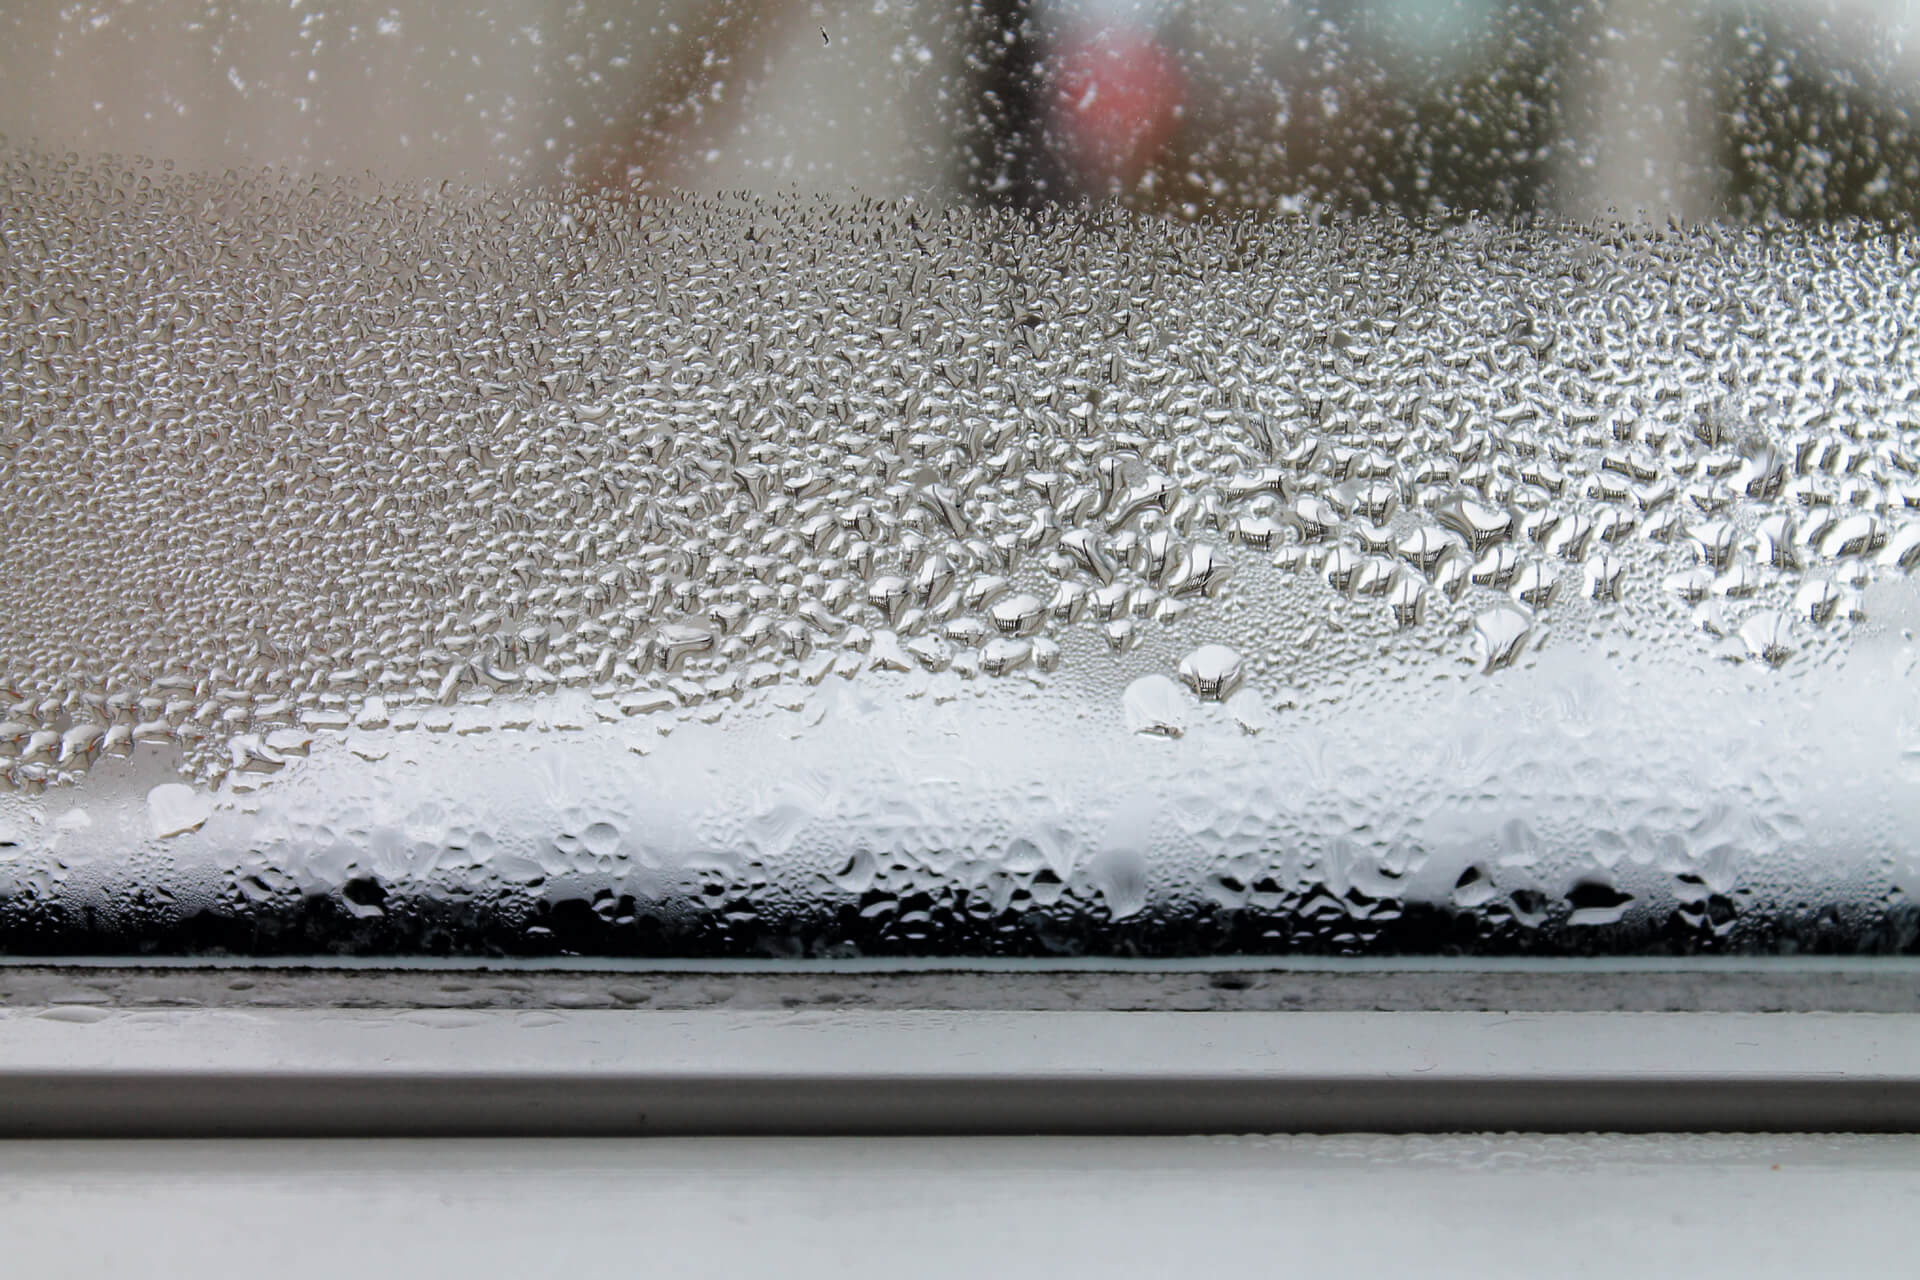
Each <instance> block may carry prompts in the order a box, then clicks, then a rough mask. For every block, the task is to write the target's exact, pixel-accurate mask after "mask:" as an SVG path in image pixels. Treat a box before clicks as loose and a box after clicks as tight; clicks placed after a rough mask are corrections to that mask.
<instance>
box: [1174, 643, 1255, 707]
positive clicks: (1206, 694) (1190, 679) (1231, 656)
mask: <svg viewBox="0 0 1920 1280" xmlns="http://www.w3.org/2000/svg"><path fill="white" fill-rule="evenodd" d="M1244 674H1245V664H1243V663H1242V662H1241V660H1240V655H1239V654H1238V653H1236V652H1234V651H1233V650H1232V649H1229V648H1227V647H1226V646H1225V645H1223V644H1203V645H1201V646H1200V647H1199V648H1198V649H1195V650H1194V651H1193V652H1192V653H1190V654H1188V655H1187V656H1186V657H1184V658H1182V659H1181V660H1180V678H1181V679H1182V680H1184V681H1185V682H1186V684H1187V687H1188V688H1189V689H1192V690H1193V691H1194V692H1195V693H1197V694H1199V695H1200V696H1201V697H1202V698H1205V699H1208V700H1210V701H1215V702H1218V701H1221V700H1223V699H1225V698H1226V697H1228V696H1229V695H1230V694H1232V693H1233V692H1234V690H1236V689H1238V688H1239V687H1240V680H1241V677H1242V676H1243V675H1244Z"/></svg>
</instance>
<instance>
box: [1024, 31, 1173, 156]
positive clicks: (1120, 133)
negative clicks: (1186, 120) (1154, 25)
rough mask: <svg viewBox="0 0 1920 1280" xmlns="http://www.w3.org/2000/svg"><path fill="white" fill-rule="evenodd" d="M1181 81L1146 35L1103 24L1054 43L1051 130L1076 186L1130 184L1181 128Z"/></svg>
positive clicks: (1167, 58)
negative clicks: (1057, 59)
mask: <svg viewBox="0 0 1920 1280" xmlns="http://www.w3.org/2000/svg"><path fill="white" fill-rule="evenodd" d="M1186 90H1187V78H1186V76H1185V74H1183V73H1182V72H1181V70H1180V64H1179V63H1178V62H1177V61H1175V59H1174V57H1173V54H1172V53H1170V52H1169V51H1168V50H1167V49H1166V47H1165V46H1163V45H1162V44H1161V43H1160V42H1159V40H1157V39H1155V38H1154V36H1153V33H1152V32H1149V31H1145V30H1141V29H1139V28H1135V27H1124V26H1123V27H1111V26H1109V27H1102V28H1099V29H1098V30H1092V31H1080V32H1075V33H1074V34H1073V35H1071V36H1069V37H1068V38H1067V39H1066V40H1065V41H1063V42H1062V44H1061V46H1060V73H1059V76H1058V77H1057V78H1056V80H1055V81H1054V96H1053V125H1054V132H1055V134H1056V136H1058V137H1060V138H1061V139H1062V140H1063V141H1064V142H1065V143H1066V147H1067V159H1068V161H1069V163H1071V164H1072V166H1073V168H1074V177H1075V178H1077V179H1078V180H1079V182H1080V184H1081V185H1082V186H1083V187H1102V186H1113V185H1119V186H1123V187H1125V186H1131V185H1133V184H1134V183H1135V182H1138V181H1139V180H1140V175H1141V174H1143V173H1145V172H1146V170H1147V166H1148V165H1150V164H1152V163H1153V160H1154V157H1155V156H1156V155H1158V154H1159V152H1160V148H1162V147H1163V146H1165V145H1166V143H1167V140H1168V139H1169V138H1171V137H1172V136H1173V134H1174V131H1175V130H1176V129H1177V128H1178V127H1179V123H1180V104H1181V102H1182V101H1183V100H1184V98H1185V96H1186Z"/></svg>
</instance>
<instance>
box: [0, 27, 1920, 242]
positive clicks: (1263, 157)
mask: <svg viewBox="0 0 1920 1280" xmlns="http://www.w3.org/2000/svg"><path fill="white" fill-rule="evenodd" d="M1917 19H1920V6H1917V5H1916V4H1914V3H1911V2H1910V0H1759V2H1755V3H1729V2H1724V0H1722V2H1715V0H1684V2H1682V3H1673V4H1668V3H1662V0H1614V2H1612V3H1600V4H1574V5H1556V4H1550V3H1542V2H1539V0H1518V2H1517V3H1503V2H1502V0H1319V2H1318V3H1270V2H1265V0H1262V2H1244V3H1243V2H1236V0H973V3H971V4H956V3H953V2H952V0H657V3H655V4H636V5H629V4H621V3H608V2H600V0H516V2H510V3H502V4H494V5H490V6H486V7H485V8H484V9H482V10H480V11H478V12H475V11H472V10H470V9H469V7H468V6H466V5H463V4H454V3H447V2H446V0H400V2H399V3H392V2H390V0H314V2H310V3H303V2H302V0H293V3H291V4H283V5H278V6H275V7H268V6H265V5H250V4H243V5H232V6H228V5H221V4H207V3H203V2H202V0H150V2H147V3H140V4H133V5H128V4H121V3H104V2H82V3H76V4H71V5H65V6H60V7H54V6H41V5H24V6H15V9H14V12H12V13H11V14H6V15H0V133H5V134H6V135H8V136H10V137H12V138H14V139H15V140H17V141H22V142H24V141H29V140H33V141H37V142H39V143H40V144H41V145H44V146H50V147H56V148H69V147H70V148H72V149H74V150H77V151H80V152H83V153H84V152H114V153H119V154H122V155H127V156H147V157H151V158H155V159H161V160H172V161H175V162H176V163H178V164H181V165H184V166H188V167H192V168H197V169H213V170H220V169H225V168H229V167H237V166H258V165H272V166H286V167H290V168H293V169H296V170H319V171H331V172H359V171H370V172H372V173H374V174H375V175H378V176H380V177H382V178H387V179H403V180H441V179H448V178H455V179H460V180H465V181H482V182H507V183H513V184H521V183H530V184H543V185H544V184H587V185H602V186H606V185H611V186H618V187H629V186H630V187H637V188H641V189H647V190H664V189H676V188H677V189H688V190H696V191H708V192H717V191H739V190H747V191H752V192H756V193H763V194H775V193H781V192H794V191H798V192H803V193H816V192H817V193H834V194H842V195H844V194H850V193H858V194H861V195H868V196H885V197H902V196H912V197H914V198H917V199H922V200H926V201H930V202H935V203H946V202H952V201H955V200H961V199H970V200H974V201H979V202H984V203H1008V204H1014V205H1020V206H1031V205H1034V204H1038V203H1044V202H1048V201H1053V200H1060V199H1076V198H1080V197H1092V198H1101V199H1105V198H1117V199H1119V200H1121V201H1123V202H1125V203H1126V204H1128V205H1130V206H1133V207H1136V208H1139V209H1141V210H1149V211H1156V212H1164V213H1170V214H1174V215H1177V216H1187V217H1205V216H1212V215H1218V214H1222V213H1228V212H1232V211H1235V210H1242V209H1256V210H1272V211H1286V210H1292V209H1298V208H1302V207H1305V206H1308V205H1332V206H1336V207H1343V208H1369V207H1381V206H1387V207H1393V208H1398V209H1401V210H1404V211H1408V212H1412V213H1434V212H1441V213H1445V212H1449V211H1462V210H1482V211H1487V212H1493V213H1526V212H1533V211H1543V212H1551V213H1560V214H1568V215H1572V216H1577V217H1595V216H1603V215H1605V214H1606V213H1607V212H1608V211H1609V210H1614V211H1618V212H1620V213H1622V214H1648V215H1653V216H1663V215H1667V214H1677V215H1680V216H1683V217H1703V216H1715V215H1735V216H1742V217H1770V216H1784V217H1787V218H1793V219H1827V218H1834V217H1845V216H1855V215H1863V216H1868V217H1872V218H1876V219H1885V220H1891V221H1895V222H1900V223H1906V222H1909V221H1911V220H1912V219H1913V217H1914V214H1915V211H1916V209H1920V181H1916V179H1920V138H1916V135H1915V129H1914V125H1913V113H1914V105H1915V99H1916V95H1917V94H1920V48H1916V47H1915V45H1914V42H1913V40H1912V33H1913V31H1914V28H1915V23H1916V20H1917Z"/></svg>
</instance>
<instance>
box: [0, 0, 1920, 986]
mask: <svg viewBox="0 0 1920 1280" xmlns="http://www.w3.org/2000/svg"><path fill="white" fill-rule="evenodd" d="M1898 17H1899V13H1898V11H1896V10H1888V11H1885V12H1882V11H1881V10H1879V9H1877V8H1874V7H1872V6H1863V7H1862V8H1861V10H1860V11H1859V12H1858V13H1850V14H1848V15H1845V16H1844V18H1843V19H1842V18H1836V17H1835V16H1834V15H1832V14H1830V13H1829V12H1828V11H1827V9H1825V8H1822V9H1819V10H1818V11H1816V10H1813V9H1810V8H1807V7H1805V6H1802V5H1799V4H1794V3H1783V4H1779V5H1775V6H1771V7H1760V8H1756V7H1753V6H1740V7H1738V8H1737V9H1734V8H1725V9H1723V8H1721V7H1718V6H1694V7H1691V8H1689V7H1685V6H1682V7H1680V8H1677V9H1670V8H1668V7H1665V6H1652V5H1639V4H1633V3H1624V4H1619V5H1613V6H1601V7H1597V8H1591V9H1572V10H1565V9H1561V8H1558V7H1555V8H1544V7H1543V8H1539V9H1535V8H1533V7H1530V6H1517V7H1501V6H1495V5H1490V4H1471V3H1463V4H1455V5H1440V6H1434V5H1418V4H1415V5H1408V4H1404V3H1402V4H1394V3H1388V2H1386V0H1378V2H1375V3H1364V4H1362V3H1355V4H1352V5H1340V6H1332V5H1323V6H1317V7H1315V6H1267V5H1258V6H1232V5H1224V4H1222V5H1208V4H1201V3H1197V2H1195V3H1189V4H1162V5H1151V4H1148V5H1134V6H1116V5H1111V4H1104V5H1102V4H1091V3H1082V4H1075V5H1067V4H1057V5H1035V6H1028V5H1025V4H982V5H978V6H974V7H971V8H968V7H958V6H952V5H936V4H931V3H903V2H902V0H876V2H874V3H871V4H861V5H827V4H811V5H804V4H778V3H771V2H767V3H751V2H748V0H736V2H735V3H725V4H700V3H694V2H693V0H684V2H683V3H668V4H663V5H661V6H660V7H659V8H657V9H645V10H644V11H643V12H641V13H639V14H635V13H633V12H631V11H629V10H628V9H626V8H625V7H621V6H609V7H607V8H606V9H605V10H604V11H602V10H599V9H597V8H595V7H594V6H591V5H588V6H564V7H563V6H558V5H545V4H528V5H523V6H519V7H518V8H517V9H516V8H515V7H514V6H508V7H507V8H506V10H496V11H495V12H494V13H493V15H492V16H490V17H487V18H481V19H475V18H467V17H465V16H463V15H459V14H458V13H457V12H456V11H455V10H453V9H448V10H447V11H446V12H442V11H441V10H440V8H439V7H438V6H434V5H429V4H422V3H416V4H410V5H401V6H398V7H395V8H387V7H375V6H362V5H356V4H336V5H324V4H315V5H310V6H305V7H301V6H296V7H294V8H292V9H290V10H288V11H285V12H276V13H272V14H268V13H265V12H264V11H254V10H250V9H245V8H242V9H239V10H236V11H234V12H231V13H229V12H225V11H221V10H210V11H203V10H201V9H198V8H194V9H192V10H191V11H189V9H188V7H186V6H180V5H175V4H172V3H157V4H154V5H150V6H142V7H134V8H121V7H117V6H116V7H110V8H109V7H104V6H103V7H101V8H99V9H98V10H93V9H90V8H89V7H87V6H84V5H82V6H76V7H73V8H69V9H65V10H61V11H59V12H58V13H55V12H53V11H48V12H46V13H44V14H41V13H31V14H23V15H18V16H10V17H7V18H4V19H0V27H11V28H12V35H13V36H14V39H12V40H11V42H9V43H7V45H6V47H7V49H8V50H9V52H7V53H5V54H0V62H5V63H6V64H7V65H6V67H5V70H6V71H7V77H6V79H5V81H4V84H5V87H4V88H0V130H3V131H4V132H5V135H6V140H5V142H4V143H0V230H3V231H4V236H5V241H4V256H0V529H4V534H3V535H0V537H4V543H3V544H0V545H4V548H5V569H4V572H3V573H0V951H4V952H6V953H9V954H13V955H27V954H46V953H54V952H76V951H95V952H107V953H132V952H175V953H205V952H210V951H226V952H233V953H239V954H250V955H267V954H321V953H339V952H346V953H356V954H368V955H397V956H406V955H430V954H497V953H505V954H588V955H607V956H641V957H648V956H722V955H737V956H796V957H798V956H821V955H828V956H832V955H852V954H863V953H867V954H887V955H896V956H902V955H907V956H911V955H925V956H938V955H990V954H1008V955H1042V954H1092V955H1219V954H1235V953H1255V954H1272V955H1288V954H1309V955H1342V954H1462V953H1464V954H1481V955H1496V954H1534V955H1567V954H1615V955H1624V954H1645V953H1668V954H1670V953H1681V954H1690V953H1696V952H1709V951H1737V952H1748V953H1787V952H1795V951H1809V950H1812V951H1842V952H1858V951H1911V950H1913V949H1914V947H1915V946H1916V942H1917V940H1920V920H1917V919H1916V914H1915V911H1914V908H1913V905H1912V903H1911V902H1910V900H1909V897H1908V895H1909V893H1910V891H1911V890H1912V888H1913V886H1914V884H1915V883H1916V878H1917V877H1920V836H1917V835H1916V833H1917V832H1920V671H1916V669H1915V668H1916V661H1917V660H1920V649H1917V648H1916V641H1915V637H1914V630H1915V628H1916V627H1920V575H1916V570H1920V340H1916V335H1915V334H1914V333H1912V332H1910V330H1912V329H1913V328H1914V326H1915V325H1916V323H1920V238H1916V236H1915V234H1914V231H1913V226H1912V224H1913V210H1914V209H1916V208H1920V203H1916V200H1920V197H1917V196H1916V190H1920V185H1917V184H1920V167H1916V166H1917V165H1920V145H1917V144H1916V143H1915V142H1914V141H1913V140H1912V138H1911V136H1910V134H1909V132H1908V130H1909V125H1908V119H1909V111H1910V102H1911V95H1912V94H1913V93H1914V92H1915V90H1916V88H1917V87H1920V75H1916V72H1915V70H1914V64H1913V63H1912V62H1911V60H1910V58H1909V55H1908V54H1907V52H1906V44H1905V33H1904V31H1903V30H1902V29H1901V27H1900V26H1899V25H1898V21H1897V19H1898ZM159 49H164V50H170V51H171V55H172V57H173V59H174V60H173V61H169V60H168V59H166V58H161V57H158V56H157V55H156V54H155V52H154V51H155V50H159ZM1609 209H1614V210H1619V211H1620V216H1619V217H1618V218H1616V217H1615V216H1612V215H1610V214H1608V213H1607V212H1606V211H1607V210H1609ZM1621 219H1624V220H1621Z"/></svg>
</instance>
